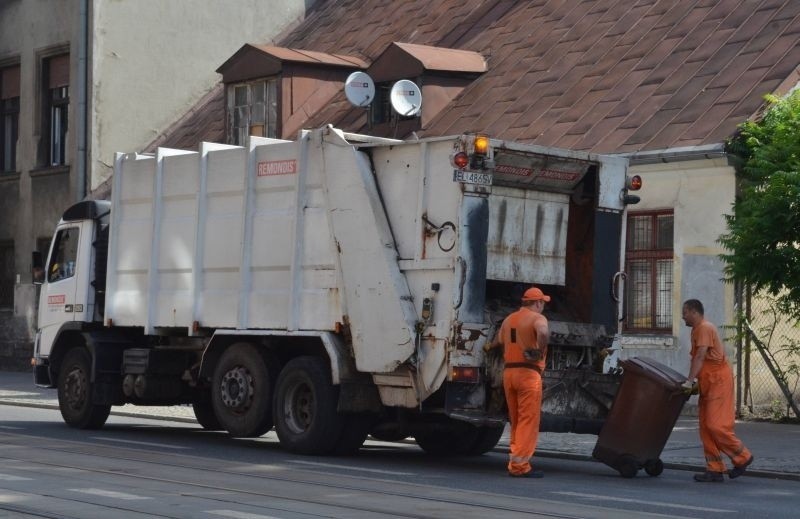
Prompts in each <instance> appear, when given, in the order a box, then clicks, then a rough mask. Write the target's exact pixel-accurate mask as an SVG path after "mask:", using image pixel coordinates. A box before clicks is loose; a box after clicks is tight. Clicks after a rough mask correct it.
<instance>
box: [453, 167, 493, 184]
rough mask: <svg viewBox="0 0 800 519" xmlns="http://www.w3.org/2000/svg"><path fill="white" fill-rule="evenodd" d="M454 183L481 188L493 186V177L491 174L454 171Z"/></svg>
mask: <svg viewBox="0 0 800 519" xmlns="http://www.w3.org/2000/svg"><path fill="white" fill-rule="evenodd" d="M453 182H462V183H464V184H477V185H479V186H491V185H492V175H491V174H490V173H476V172H474V171H462V170H460V169H454V170H453Z"/></svg>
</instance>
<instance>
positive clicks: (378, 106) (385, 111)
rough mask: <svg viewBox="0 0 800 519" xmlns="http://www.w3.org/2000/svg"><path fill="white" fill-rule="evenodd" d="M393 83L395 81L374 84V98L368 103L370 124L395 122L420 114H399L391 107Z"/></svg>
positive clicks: (417, 116)
mask: <svg viewBox="0 0 800 519" xmlns="http://www.w3.org/2000/svg"><path fill="white" fill-rule="evenodd" d="M394 85H395V82H388V83H378V84H377V85H375V100H374V101H373V102H372V103H371V104H370V123H371V124H372V125H378V124H384V123H396V122H397V121H408V120H411V119H415V118H419V117H420V114H416V115H411V116H405V115H400V114H399V113H397V112H396V111H395V110H394V108H392V87H393V86H394Z"/></svg>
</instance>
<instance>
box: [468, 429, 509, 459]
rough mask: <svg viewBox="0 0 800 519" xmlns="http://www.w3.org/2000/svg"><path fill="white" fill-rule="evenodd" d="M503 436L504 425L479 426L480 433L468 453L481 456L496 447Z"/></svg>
mask: <svg viewBox="0 0 800 519" xmlns="http://www.w3.org/2000/svg"><path fill="white" fill-rule="evenodd" d="M502 436H503V427H478V434H477V437H476V438H475V441H474V442H473V443H472V445H471V446H470V447H469V448H468V449H467V450H466V454H471V455H473V456H480V455H481V454H486V453H487V452H489V451H490V450H492V449H494V448H495V446H496V445H497V442H499V441H500V438H501V437H502Z"/></svg>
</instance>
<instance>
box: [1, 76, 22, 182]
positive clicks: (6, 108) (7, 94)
mask: <svg viewBox="0 0 800 519" xmlns="http://www.w3.org/2000/svg"><path fill="white" fill-rule="evenodd" d="M18 131H19V65H15V66H13V67H5V68H3V69H0V171H5V172H8V171H16V170H17V139H18V138H19V133H18Z"/></svg>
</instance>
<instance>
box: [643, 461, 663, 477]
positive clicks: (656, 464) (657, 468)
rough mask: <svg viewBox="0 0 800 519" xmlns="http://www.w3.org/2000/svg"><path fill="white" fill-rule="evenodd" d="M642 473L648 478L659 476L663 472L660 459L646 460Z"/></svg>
mask: <svg viewBox="0 0 800 519" xmlns="http://www.w3.org/2000/svg"><path fill="white" fill-rule="evenodd" d="M644 471H645V472H647V474H648V475H650V476H653V477H655V476H660V475H661V473H662V472H664V462H663V461H661V460H660V459H654V460H647V461H645V462H644Z"/></svg>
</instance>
